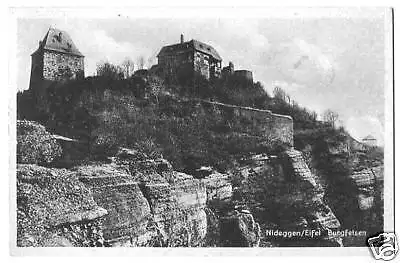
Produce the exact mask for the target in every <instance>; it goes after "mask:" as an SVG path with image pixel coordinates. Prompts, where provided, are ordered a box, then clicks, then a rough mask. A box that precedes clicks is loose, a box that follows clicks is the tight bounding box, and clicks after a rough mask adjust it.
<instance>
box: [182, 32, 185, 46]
mask: <svg viewBox="0 0 400 263" xmlns="http://www.w3.org/2000/svg"><path fill="white" fill-rule="evenodd" d="M183 42H185V39H184V37H183V34H181V44H182V43H183Z"/></svg>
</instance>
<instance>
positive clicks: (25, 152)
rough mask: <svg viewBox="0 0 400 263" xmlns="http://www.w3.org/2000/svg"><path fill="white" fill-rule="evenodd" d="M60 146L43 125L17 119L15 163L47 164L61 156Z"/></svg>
mask: <svg viewBox="0 0 400 263" xmlns="http://www.w3.org/2000/svg"><path fill="white" fill-rule="evenodd" d="M61 155H62V148H61V146H60V144H59V143H58V142H57V141H56V139H55V138H54V137H53V136H52V135H51V134H50V133H49V132H47V131H46V129H45V127H44V126H42V125H40V124H38V123H36V122H33V121H26V120H18V121H17V163H31V164H47V163H51V162H53V161H54V160H55V159H57V158H59V157H61Z"/></svg>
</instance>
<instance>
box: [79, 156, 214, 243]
mask: <svg viewBox="0 0 400 263" xmlns="http://www.w3.org/2000/svg"><path fill="white" fill-rule="evenodd" d="M75 171H76V172H77V174H78V176H79V179H80V180H81V182H83V183H84V184H85V185H86V186H87V187H89V188H90V189H91V190H92V192H93V197H94V200H95V201H96V202H97V203H98V204H99V205H100V206H102V207H104V208H105V209H107V211H108V212H109V213H108V215H107V216H106V217H105V219H104V223H103V228H104V238H105V244H106V245H109V246H201V245H203V244H204V240H205V236H206V232H207V218H206V213H205V210H204V209H205V207H206V200H207V195H206V188H205V186H204V184H203V183H201V182H200V180H198V179H194V178H193V177H192V176H190V175H187V174H184V173H180V172H176V171H174V170H173V169H172V166H171V164H170V163H169V162H168V161H166V160H165V159H162V158H158V159H151V158H149V157H148V156H146V155H145V154H143V153H140V152H138V151H136V150H131V149H121V151H120V152H119V153H118V154H117V156H116V157H115V158H113V162H112V163H111V164H101V165H99V164H93V165H87V166H80V167H78V168H76V169H75Z"/></svg>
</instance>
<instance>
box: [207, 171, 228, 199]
mask: <svg viewBox="0 0 400 263" xmlns="http://www.w3.org/2000/svg"><path fill="white" fill-rule="evenodd" d="M201 182H202V183H204V185H205V186H206V189H207V202H209V203H210V202H230V201H231V198H232V184H231V182H230V179H229V176H228V175H226V174H221V173H218V172H213V173H211V174H210V175H208V176H207V177H205V178H204V179H201Z"/></svg>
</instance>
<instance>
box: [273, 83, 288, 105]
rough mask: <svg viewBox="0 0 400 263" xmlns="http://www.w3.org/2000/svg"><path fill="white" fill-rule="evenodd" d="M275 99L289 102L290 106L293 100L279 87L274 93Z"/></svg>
mask: <svg viewBox="0 0 400 263" xmlns="http://www.w3.org/2000/svg"><path fill="white" fill-rule="evenodd" d="M273 94H274V98H276V99H280V100H282V101H285V102H288V103H289V104H290V101H291V98H290V97H289V95H288V94H287V93H286V92H285V91H284V90H283V89H282V88H281V87H279V86H276V87H275V88H274V91H273Z"/></svg>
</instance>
